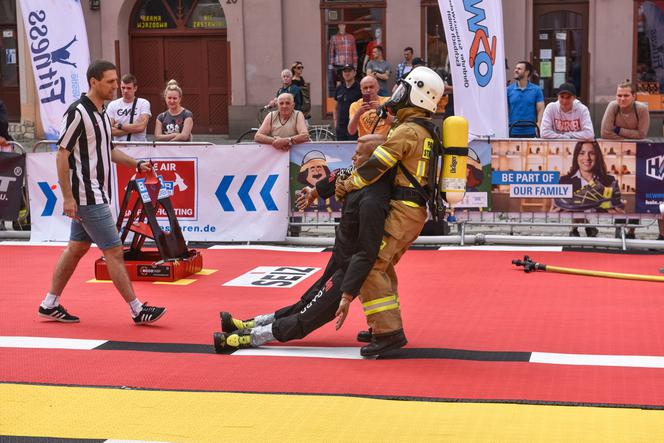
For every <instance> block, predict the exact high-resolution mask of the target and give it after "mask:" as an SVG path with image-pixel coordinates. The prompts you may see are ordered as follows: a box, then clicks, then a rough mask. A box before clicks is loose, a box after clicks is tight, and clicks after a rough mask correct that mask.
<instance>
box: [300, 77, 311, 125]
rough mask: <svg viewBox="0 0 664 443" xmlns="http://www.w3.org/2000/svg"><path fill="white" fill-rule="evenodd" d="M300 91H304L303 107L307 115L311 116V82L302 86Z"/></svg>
mask: <svg viewBox="0 0 664 443" xmlns="http://www.w3.org/2000/svg"><path fill="white" fill-rule="evenodd" d="M300 93H302V109H301V111H302V112H303V113H304V116H305V117H309V112H310V111H311V93H310V91H309V83H305V84H304V85H302V86H300Z"/></svg>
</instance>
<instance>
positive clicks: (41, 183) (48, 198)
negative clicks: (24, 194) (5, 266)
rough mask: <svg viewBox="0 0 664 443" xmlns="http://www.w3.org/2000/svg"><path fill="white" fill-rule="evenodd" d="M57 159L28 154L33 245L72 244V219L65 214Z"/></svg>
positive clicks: (53, 156) (50, 153) (27, 167)
mask: <svg viewBox="0 0 664 443" xmlns="http://www.w3.org/2000/svg"><path fill="white" fill-rule="evenodd" d="M55 155H56V153H55V152H37V153H28V154H27V160H26V169H27V171H26V172H27V180H28V195H29V196H30V241H68V240H69V227H70V225H71V219H70V218H69V217H65V216H64V215H63V214H62V191H60V185H59V184H58V171H57V169H56V167H55Z"/></svg>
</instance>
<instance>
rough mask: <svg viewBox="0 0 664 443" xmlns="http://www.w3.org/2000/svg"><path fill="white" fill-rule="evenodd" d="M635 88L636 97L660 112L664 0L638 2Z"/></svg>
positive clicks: (663, 93) (663, 79) (663, 91)
mask: <svg viewBox="0 0 664 443" xmlns="http://www.w3.org/2000/svg"><path fill="white" fill-rule="evenodd" d="M636 10H637V19H636V26H637V32H636V35H637V49H636V67H635V71H636V87H637V94H638V98H637V99H638V100H639V101H644V102H647V103H648V106H649V108H650V110H651V111H662V110H664V105H663V104H662V97H664V1H638V2H636Z"/></svg>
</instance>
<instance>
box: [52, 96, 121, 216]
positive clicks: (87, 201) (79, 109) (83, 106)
mask: <svg viewBox="0 0 664 443" xmlns="http://www.w3.org/2000/svg"><path fill="white" fill-rule="evenodd" d="M111 139H112V136H111V120H110V119H109V118H108V116H107V115H106V113H105V112H104V111H102V112H101V113H100V112H99V111H97V107H96V106H95V104H94V103H92V100H90V99H89V98H88V97H87V96H85V95H84V96H83V97H81V99H80V100H77V101H75V102H74V103H72V105H71V106H70V107H69V109H67V112H66V113H65V115H64V117H63V119H62V126H61V128H60V140H58V146H60V149H62V148H64V149H67V150H68V151H69V153H70V156H69V176H70V178H71V188H72V193H73V194H74V199H75V200H76V203H77V204H78V205H84V206H85V205H95V204H102V203H110V201H111V150H112V149H113V145H112V143H111Z"/></svg>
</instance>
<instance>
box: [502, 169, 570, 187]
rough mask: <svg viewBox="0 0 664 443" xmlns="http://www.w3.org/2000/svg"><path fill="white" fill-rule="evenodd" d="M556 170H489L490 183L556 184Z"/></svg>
mask: <svg viewBox="0 0 664 443" xmlns="http://www.w3.org/2000/svg"><path fill="white" fill-rule="evenodd" d="M559 179H560V172H558V171H491V184H492V185H557V184H558V180H559Z"/></svg>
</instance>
